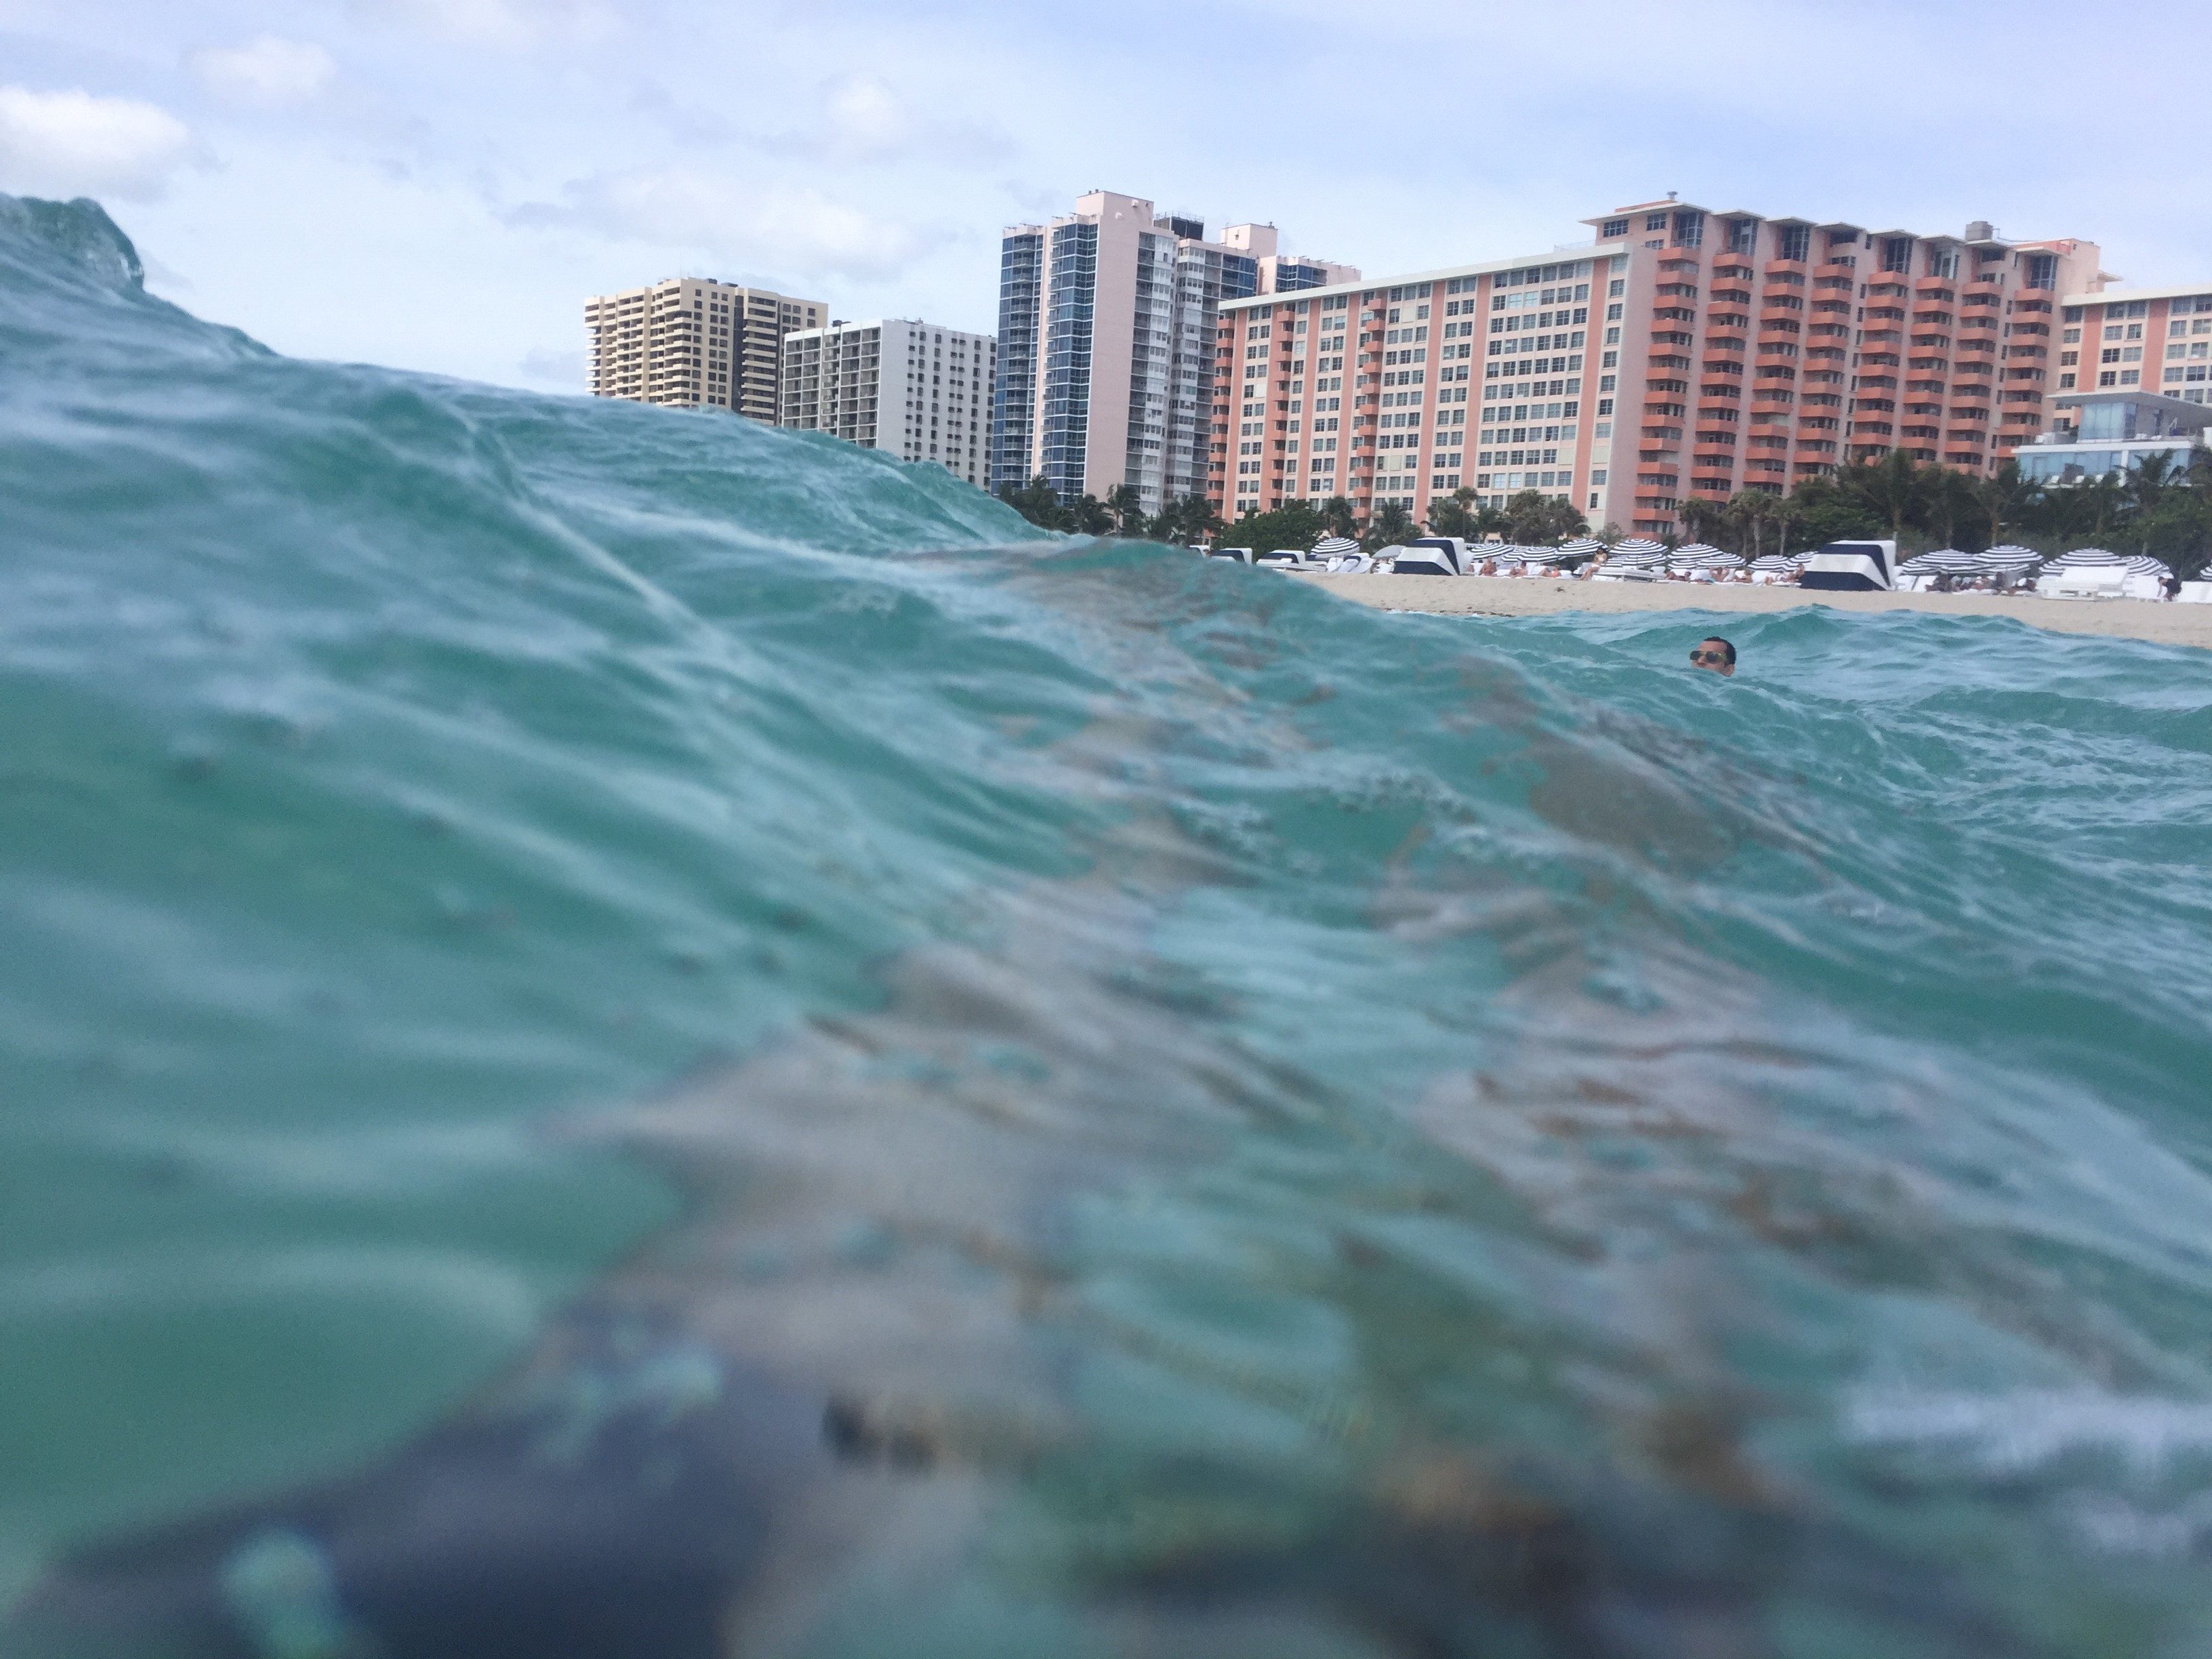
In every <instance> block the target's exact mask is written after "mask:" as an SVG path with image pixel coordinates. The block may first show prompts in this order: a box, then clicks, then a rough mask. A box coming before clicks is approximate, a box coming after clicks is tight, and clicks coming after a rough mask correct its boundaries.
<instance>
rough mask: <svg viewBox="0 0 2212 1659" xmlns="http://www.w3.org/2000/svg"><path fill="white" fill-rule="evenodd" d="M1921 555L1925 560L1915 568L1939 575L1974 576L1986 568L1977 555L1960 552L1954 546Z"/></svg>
mask: <svg viewBox="0 0 2212 1659" xmlns="http://www.w3.org/2000/svg"><path fill="white" fill-rule="evenodd" d="M1923 557H1924V558H1925V559H1926V560H1927V562H1926V563H1925V564H1923V565H1920V566H1918V567H1917V568H1918V569H1919V570H1922V571H1932V572H1933V573H1934V574H1936V575H1939V576H1975V575H1979V574H1981V573H1982V571H1983V570H1984V569H1985V568H1987V567H1986V566H1984V564H1983V563H1982V562H1981V560H1980V558H1979V556H1978V555H1975V554H1972V553H1961V552H1960V550H1958V549H1957V548H1955V547H1946V548H1940V549H1938V550H1936V551H1935V552H1933V553H1929V554H1925V555H1923Z"/></svg>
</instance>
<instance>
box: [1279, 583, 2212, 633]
mask: <svg viewBox="0 0 2212 1659" xmlns="http://www.w3.org/2000/svg"><path fill="white" fill-rule="evenodd" d="M1297 580H1301V581H1310V582H1311V583H1313V584H1314V585H1315V586H1316V587H1325V588H1327V589H1328V591H1329V592H1332V593H1336V594H1340V595H1341V596H1342V597H1344V598H1345V599H1353V600H1356V601H1358V603H1359V604H1361V605H1374V606H1376V608H1377V609H1379V610H1385V611H1422V612H1425V613H1426V614H1429V615H1433V616H1446V617H1547V616H1553V615H1558V614H1563V613H1565V612H1567V611H1585V612H1593V613H1595V614H1598V615H1601V616H1617V615H1620V614H1621V613H1623V612H1626V611H1787V610H1789V609H1790V608H1792V607H1793V606H1796V605H1833V606H1834V607H1835V608H1836V609H1838V610H1839V611H1936V612H1940V613H1942V614H1944V615H1947V616H1953V617H2012V618H2014V619H2015V621H2018V622H2024V623H2028V624H2029V625H2030V626H2032V627H2035V628H2050V629H2057V630H2059V631H2060V632H2062V633H2068V634H2103V635H2111V636H2113V637H2116V638H2119V639H2130V640H2153V641H2157V642H2158V643H2160V644H2161V645H2193V646H2197V647H2200V648H2203V649H2212V605H2168V604H2161V603H2158V602H2155V601H2152V600H2148V599H2038V598H2035V597H2033V595H2027V594H2010V593H1833V592H1810V593H1808V592H1805V591H1803V590H1802V589H1801V588H1796V587H1742V586H1733V585H1724V584H1721V583H1717V582H1716V583H1705V582H1597V581H1571V580H1560V579H1558V578H1553V577H1541V576H1385V575H1371V574H1370V575H1361V576H1348V575H1345V576H1338V575H1328V574H1300V575H1298V577H1297Z"/></svg>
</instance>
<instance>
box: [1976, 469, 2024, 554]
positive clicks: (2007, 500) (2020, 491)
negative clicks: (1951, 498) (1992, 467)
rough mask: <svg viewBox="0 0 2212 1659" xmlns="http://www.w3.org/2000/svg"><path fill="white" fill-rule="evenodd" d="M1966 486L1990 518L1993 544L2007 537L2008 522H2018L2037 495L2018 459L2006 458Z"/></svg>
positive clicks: (2009, 523) (1993, 545) (1984, 514)
mask: <svg viewBox="0 0 2212 1659" xmlns="http://www.w3.org/2000/svg"><path fill="white" fill-rule="evenodd" d="M1966 488H1967V491H1968V493H1969V494H1970V495H1972V496H1973V498H1974V505H1975V506H1977V507H1979V508H1981V510H1982V516H1983V517H1984V518H1986V519H1987V520H1989V521H1990V546H1992V547H1995V546H1996V544H1998V543H1999V542H2002V540H2003V539H2004V533H2005V530H2006V528H2007V527H2008V526H2015V525H2017V524H2019V522H2020V521H2021V516H2022V515H2023V514H2024V513H2026V512H2027V509H2028V508H2029V507H2031V506H2033V504H2034V501H2035V496H2036V488H2035V486H2034V485H2033V484H2032V483H2029V482H2028V481H2027V479H2025V478H2023V477H2021V475H2020V463H2019V462H2018V461H2007V462H2006V463H2005V464H2004V465H2002V466H2001V467H1999V468H1998V469H1997V470H1996V472H1995V473H1993V474H1992V475H1990V477H1986V478H1976V479H1974V480H1972V482H1971V483H1969V484H1968V485H1967V486H1966Z"/></svg>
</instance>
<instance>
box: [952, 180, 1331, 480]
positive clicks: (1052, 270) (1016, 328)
mask: <svg viewBox="0 0 2212 1659" xmlns="http://www.w3.org/2000/svg"><path fill="white" fill-rule="evenodd" d="M1357 278H1358V271H1357V270H1353V269H1352V267H1350V266H1348V265H1340V264H1331V263H1328V262H1327V261H1322V260H1312V259H1297V258H1290V257H1288V256H1285V255H1284V254H1283V253H1281V252H1279V247H1278V237H1277V234H1276V232H1275V228H1274V227H1273V226H1272V225H1256V224H1249V225H1233V226H1231V227H1230V228H1229V229H1228V230H1226V231H1225V232H1224V233H1223V234H1222V236H1221V238H1220V239H1219V240H1208V239H1207V237H1206V227H1205V225H1204V224H1203V223H1202V222H1200V221H1198V220H1195V219H1190V218H1186V217H1183V216H1179V215H1169V214H1161V213H1158V212H1156V211H1155V210H1154V209H1153V206H1152V203H1150V202H1148V201H1146V200H1144V199H1143V198H1142V197H1133V196H1122V195H1118V194H1116V193H1115V192H1114V191H1091V193H1090V194H1088V195H1085V196H1082V197H1078V198H1077V200H1076V203H1075V210H1074V211H1073V213H1070V214H1067V215H1065V216H1061V217H1060V218H1056V219H1054V220H1053V221H1052V222H1050V223H1048V224H1045V225H1015V226H1011V227H1009V228H1007V229H1006V232H1005V234H1004V235H1003V238H1002V240H1001V242H1000V282H999V374H998V385H997V389H996V391H995V392H994V401H993V404H992V409H991V436H990V467H989V487H990V488H991V489H993V490H994V492H995V491H1002V490H1005V489H1009V488H1018V487H1019V486H1021V485H1024V484H1026V483H1029V482H1030V480H1031V479H1032V478H1036V477H1042V478H1043V479H1044V480H1045V481H1046V483H1048V484H1049V485H1050V486H1051V487H1052V489H1053V490H1054V493H1055V494H1057V495H1059V496H1060V499H1061V500H1063V501H1070V500H1073V499H1075V498H1076V497H1078V496H1080V495H1097V496H1100V497H1103V496H1104V495H1106V494H1107V492H1108V491H1109V490H1110V489H1114V488H1115V486H1116V485H1119V484H1123V483H1127V484H1131V485H1133V486H1135V488H1136V490H1137V493H1138V496H1139V500H1140V501H1142V502H1143V504H1144V507H1145V510H1146V512H1148V513H1156V512H1158V510H1159V508H1160V507H1161V505H1162V504H1163V503H1164V501H1167V500H1169V499H1170V498H1174V497H1179V496H1183V495H1199V494H1204V493H1206V487H1207V480H1208V476H1209V474H1208V463H1209V460H1210V453H1209V452H1210V450H1211V447H1212V438H1213V431H1212V428H1213V427H1214V425H1215V424H1216V422H1215V414H1216V410H1215V404H1216V402H1217V399H1216V398H1215V394H1214V386H1213V380H1214V367H1215V351H1214V332H1215V326H1216V323H1217V320H1218V309H1219V307H1220V305H1221V303H1222V301H1224V300H1225V299H1233V298H1236V297H1237V296H1239V295H1253V294H1267V293H1273V292H1276V291H1279V290H1281V291H1290V290H1295V289H1305V288H1318V287H1322V286H1326V285H1328V284H1330V283H1343V282H1346V281H1353V280H1357Z"/></svg>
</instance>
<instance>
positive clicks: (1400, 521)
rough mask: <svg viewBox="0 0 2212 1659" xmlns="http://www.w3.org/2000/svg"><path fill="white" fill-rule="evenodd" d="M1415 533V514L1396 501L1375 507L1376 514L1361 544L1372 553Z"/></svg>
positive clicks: (1361, 539)
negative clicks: (1385, 505)
mask: <svg viewBox="0 0 2212 1659" xmlns="http://www.w3.org/2000/svg"><path fill="white" fill-rule="evenodd" d="M1412 534H1413V514H1412V513H1408V512H1407V511H1406V509H1405V508H1404V507H1400V506H1399V505H1398V504H1397V503H1396V502H1395V501H1393V502H1391V503H1390V504H1389V506H1387V507H1377V508H1376V509H1375V516H1374V518H1373V519H1372V520H1370V521H1369V523H1368V526H1367V534H1366V535H1365V536H1364V537H1362V538H1360V545H1361V546H1363V547H1364V548H1365V549H1366V550H1368V551H1369V552H1370V553H1372V552H1373V551H1374V550H1376V548H1378V547H1390V546H1394V545H1395V544H1398V543H1400V542H1402V541H1404V540H1405V539H1406V538H1407V537H1408V536H1410V535H1412Z"/></svg>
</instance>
